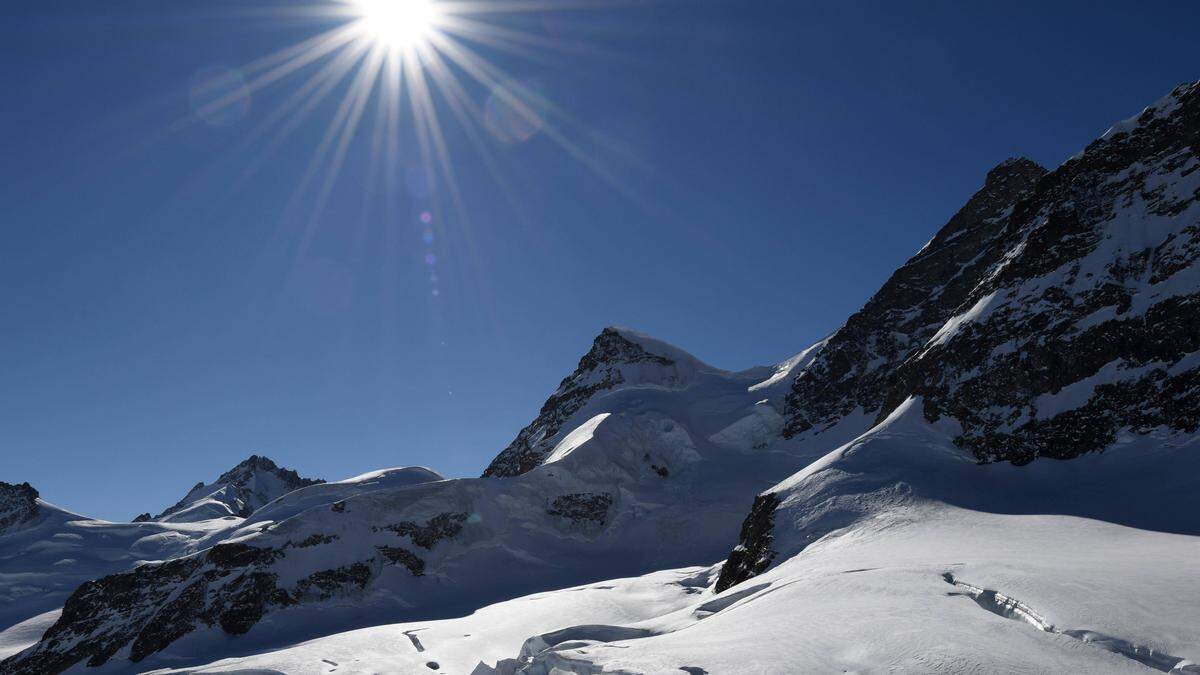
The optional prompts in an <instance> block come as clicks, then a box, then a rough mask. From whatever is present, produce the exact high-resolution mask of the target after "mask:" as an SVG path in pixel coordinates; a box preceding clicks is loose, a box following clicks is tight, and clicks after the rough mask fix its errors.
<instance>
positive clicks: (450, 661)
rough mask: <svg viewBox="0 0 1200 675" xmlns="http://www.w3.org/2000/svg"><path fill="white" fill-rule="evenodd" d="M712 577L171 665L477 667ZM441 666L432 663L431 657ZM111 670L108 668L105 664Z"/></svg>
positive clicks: (624, 615) (670, 578)
mask: <svg viewBox="0 0 1200 675" xmlns="http://www.w3.org/2000/svg"><path fill="white" fill-rule="evenodd" d="M710 582H711V573H710V571H709V570H708V569H706V568H703V567H695V568H685V569H678V570H667V571H663V572H655V573H653V574H649V575H646V576H643V577H633V578H625V579H615V580H610V581H604V582H602V583H597V584H587V585H583V586H576V587H571V588H564V589H561V590H556V591H552V592H548V593H538V594H534V595H529V596H525V597H521V598H517V599H514V600H509V601H506V602H501V603H497V604H494V605H490V606H488V607H484V608H482V609H479V610H478V611H476V612H474V613H472V614H470V615H467V616H463V617H459V618H453V619H444V620H439V621H414V622H409V623H398V624H392V625H387V626H376V627H372V628H364V629H360V630H354V631H349V632H346V633H340V634H337V635H331V636H327V637H321V638H318V639H315V640H310V641H307V642H303V643H300V644H297V645H295V646H293V647H288V648H286V649H283V650H279V651H265V652H262V653H259V654H254V655H249V656H243V657H238V658H228V659H222V660H220V661H216V662H213V663H210V664H207V665H201V666H189V667H186V668H180V669H178V670H171V669H167V670H158V671H150V672H153V673H158V674H160V675H161V674H165V673H184V672H188V673H204V672H230V671H235V670H236V671H243V672H244V671H247V670H255V669H262V670H270V671H282V672H286V673H296V674H301V673H326V672H330V671H331V670H332V669H335V668H336V669H338V671H339V672H351V673H368V672H388V673H434V672H440V673H455V674H458V673H462V674H466V673H471V672H472V671H474V670H475V668H476V667H477V666H478V665H479V664H480V663H481V662H484V663H487V664H489V665H490V664H494V663H495V662H496V661H499V660H502V659H506V658H513V657H515V656H516V655H517V653H518V652H519V651H520V649H521V646H522V644H523V643H524V641H525V640H526V639H527V638H529V637H531V636H533V635H538V634H541V633H546V632H550V631H553V630H556V629H559V628H562V627H564V626H570V625H575V624H577V623H580V622H583V623H594V624H619V623H625V622H637V621H642V620H645V619H648V618H651V617H654V616H659V615H662V614H666V613H669V612H672V611H674V610H676V609H678V608H681V607H684V606H686V605H687V604H689V603H690V602H691V601H692V600H693V599H694V598H696V597H699V595H700V594H701V593H702V589H703V588H704V586H706V585H707V584H709V583H710ZM431 661H432V662H436V663H437V664H438V665H439V666H440V667H439V668H438V669H436V670H434V669H429V668H427V667H426V665H425V664H427V663H429V662H431ZM105 670H106V671H107V669H105Z"/></svg>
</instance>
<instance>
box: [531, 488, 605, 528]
mask: <svg viewBox="0 0 1200 675" xmlns="http://www.w3.org/2000/svg"><path fill="white" fill-rule="evenodd" d="M612 503H613V498H612V495H610V494H608V493H607V492H600V493H591V492H581V493H576V494H568V495H559V496H557V497H555V498H554V500H553V501H551V502H550V507H549V508H547V509H546V513H547V514H549V515H551V516H558V517H559V518H565V519H567V520H568V521H570V522H571V523H572V524H575V525H580V524H591V525H597V526H599V525H604V523H605V522H607V521H608V509H609V507H611V506H612Z"/></svg>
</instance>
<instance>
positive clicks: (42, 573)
mask: <svg viewBox="0 0 1200 675" xmlns="http://www.w3.org/2000/svg"><path fill="white" fill-rule="evenodd" d="M274 466H275V465H274V463H273V462H271V460H269V459H266V458H262V457H251V458H250V459H249V460H247V461H246V462H242V463H241V464H239V465H238V467H235V468H234V469H233V470H231V471H228V472H226V473H225V474H224V475H223V476H222V478H223V479H226V478H232V480H227V481H225V482H224V486H225V487H229V486H239V487H244V486H247V485H256V484H257V485H259V486H261V485H263V484H264V483H265V484H267V485H277V484H278V483H275V482H267V481H264V480H262V479H261V477H256V476H254V475H253V474H254V473H255V469H257V470H263V471H272V472H274V471H279V470H278V469H272V468H265V469H264V468H263V467H274ZM248 468H249V469H250V470H249V471H248V470H247V469H248ZM281 473H283V475H284V476H285V477H288V476H289V475H292V476H294V473H293V472H287V471H281ZM247 476H248V477H249V479H248V480H245V479H244V478H243V477H247ZM438 480H442V477H441V476H440V475H438V474H437V473H435V472H433V471H430V470H429V469H425V468H422V467H408V468H398V469H385V470H382V471H373V472H370V473H367V474H363V475H361V476H356V477H354V478H349V479H346V480H344V481H338V482H336V483H316V482H312V481H309V482H308V483H309V484H308V485H305V486H303V487H301V488H300V489H297V490H294V491H291V492H287V493H284V494H282V495H281V496H280V497H279V498H277V499H275V500H274V501H271V502H270V503H268V504H266V505H265V507H264V508H260V509H257V510H256V511H255V512H254V513H252V514H250V515H249V516H248V517H247V518H245V519H243V518H241V517H238V516H234V515H230V514H228V513H225V514H224V515H220V514H221V513H222V512H221V511H220V510H219V509H213V510H212V512H213V513H216V514H218V517H215V518H209V519H187V518H181V519H173V518H169V517H168V518H163V519H161V520H158V521H153V520H140V521H137V522H133V523H114V522H108V521H104V520H97V519H94V518H88V517H85V516H81V515H78V514H75V513H71V512H70V511H67V510H65V509H62V508H60V507H58V506H56V505H54V504H51V503H49V502H47V501H44V500H42V499H40V498H39V496H38V492H37V490H36V489H34V488H33V487H32V486H30V485H29V484H27V483H23V484H20V485H10V484H8V483H3V482H0V635H4V636H7V638H8V639H7V640H6V639H5V638H4V637H0V656H8V655H10V654H11V653H14V652H15V651H19V648H24V647H26V646H28V645H29V644H32V643H33V642H36V641H37V638H38V637H40V636H41V632H44V631H45V629H46V628H48V627H49V626H50V625H51V624H53V623H54V621H55V620H57V618H58V615H59V612H58V608H60V607H62V605H63V603H64V602H65V601H66V599H67V598H68V596H69V595H70V594H71V592H72V591H74V590H75V589H76V588H78V587H79V586H80V585H81V584H83V583H84V582H87V581H89V580H91V579H97V578H100V577H104V576H106V575H109V574H113V573H116V572H122V571H125V570H129V569H132V568H134V567H136V566H137V565H139V564H141V563H144V562H151V561H162V560H167V559H170V558H175V557H178V556H181V555H185V554H188V553H192V552H196V551H200V550H204V549H207V548H209V547H211V546H212V545H214V544H215V543H217V542H220V541H222V540H223V539H225V538H228V537H233V536H240V534H241V533H242V532H244V531H247V530H249V531H253V529H254V528H256V527H263V526H265V525H266V524H269V523H270V522H272V520H283V519H286V518H288V517H290V516H291V515H294V514H295V513H299V512H300V511H303V510H304V509H307V508H311V507H313V506H321V505H324V506H328V505H330V504H333V503H334V502H337V501H338V500H341V499H345V498H347V497H350V496H353V495H357V494H363V493H367V492H371V491H374V490H381V489H392V488H396V487H401V486H405V485H414V484H417V483H425V482H430V481H438ZM218 483H222V481H218ZM221 489H223V488H218V491H219V490H221ZM228 492H229V493H233V492H234V490H229V491H228ZM210 494H212V493H211V492H209V493H205V497H207V496H208V495H210ZM243 503H244V502H243ZM189 506H190V507H195V506H200V508H185V509H184V510H183V512H187V511H191V512H192V513H193V514H195V513H198V512H202V511H203V509H204V508H205V507H204V500H201V501H200V502H197V503H195V504H191V505H189ZM16 624H23V625H24V629H22V630H11V631H10V630H6V629H11V628H12V627H13V626H15V625H16ZM31 631H33V632H36V634H31ZM17 634H19V636H17ZM14 636H16V637H14Z"/></svg>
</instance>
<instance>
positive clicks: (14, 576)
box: [0, 498, 235, 630]
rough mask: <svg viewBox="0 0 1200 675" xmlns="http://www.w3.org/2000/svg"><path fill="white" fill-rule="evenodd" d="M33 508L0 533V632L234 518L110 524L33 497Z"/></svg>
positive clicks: (189, 544) (223, 528)
mask: <svg viewBox="0 0 1200 675" xmlns="http://www.w3.org/2000/svg"><path fill="white" fill-rule="evenodd" d="M36 506H37V512H36V515H35V516H34V517H32V518H31V519H30V520H28V521H26V522H24V523H22V524H21V525H19V526H17V527H10V528H8V529H6V530H3V531H0V630H3V629H5V628H8V627H9V626H12V625H13V624H15V623H18V622H20V621H24V620H25V619H28V618H30V617H33V616H35V615H38V614H42V613H43V612H47V611H50V610H54V609H57V608H58V607H60V606H62V604H63V602H64V601H65V600H66V599H67V596H69V595H70V594H71V592H72V591H74V590H75V588H76V587H78V586H79V585H80V584H81V583H83V582H85V581H87V580H89V579H94V578H97V577H102V576H104V575H107V574H112V573H114V572H120V571H123V570H127V569H129V568H131V567H133V566H134V565H136V564H138V563H140V562H144V561H149V560H165V559H167V558H170V557H174V556H177V555H182V554H184V553H188V552H190V551H194V550H198V548H199V547H203V545H204V544H203V543H202V542H205V541H206V540H209V539H211V538H214V537H217V536H219V535H220V533H222V532H227V531H230V530H231V529H232V528H233V526H234V525H235V523H234V522H230V521H223V520H214V521H206V522H197V523H152V522H150V523H147V522H143V523H110V522H108V521H103V520H95V519H91V518H86V517H84V516H80V515H77V514H74V513H71V512H69V511H66V510H64V509H61V508H59V507H57V506H55V505H54V504H51V503H50V502H47V501H44V500H42V499H40V498H39V499H36Z"/></svg>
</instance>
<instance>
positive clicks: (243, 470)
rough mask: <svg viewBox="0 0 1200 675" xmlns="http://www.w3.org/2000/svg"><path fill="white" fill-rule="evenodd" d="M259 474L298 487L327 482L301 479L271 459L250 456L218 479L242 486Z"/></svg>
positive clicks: (291, 470) (261, 456) (298, 475)
mask: <svg viewBox="0 0 1200 675" xmlns="http://www.w3.org/2000/svg"><path fill="white" fill-rule="evenodd" d="M257 472H264V473H272V474H275V475H276V476H279V477H280V478H281V479H283V480H284V481H285V482H287V483H289V484H294V485H296V486H298V487H303V486H306V485H314V484H316V483H323V482H325V481H323V480H320V479H309V478H301V477H300V474H298V473H296V471H295V470H293V469H285V468H283V467H281V466H279V465H278V464H276V463H275V462H274V461H272V460H271V458H269V457H265V456H263V455H250V456H249V457H247V458H246V459H244V460H242V461H241V462H240V463H238V464H237V466H235V467H233V468H232V469H230V470H229V471H226V472H225V473H223V474H221V477H220V478H218V479H217V483H229V484H232V485H241V484H243V483H245V482H246V481H248V480H249V479H250V477H251V476H252V475H253V474H255V473H257ZM201 485H203V484H201Z"/></svg>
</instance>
